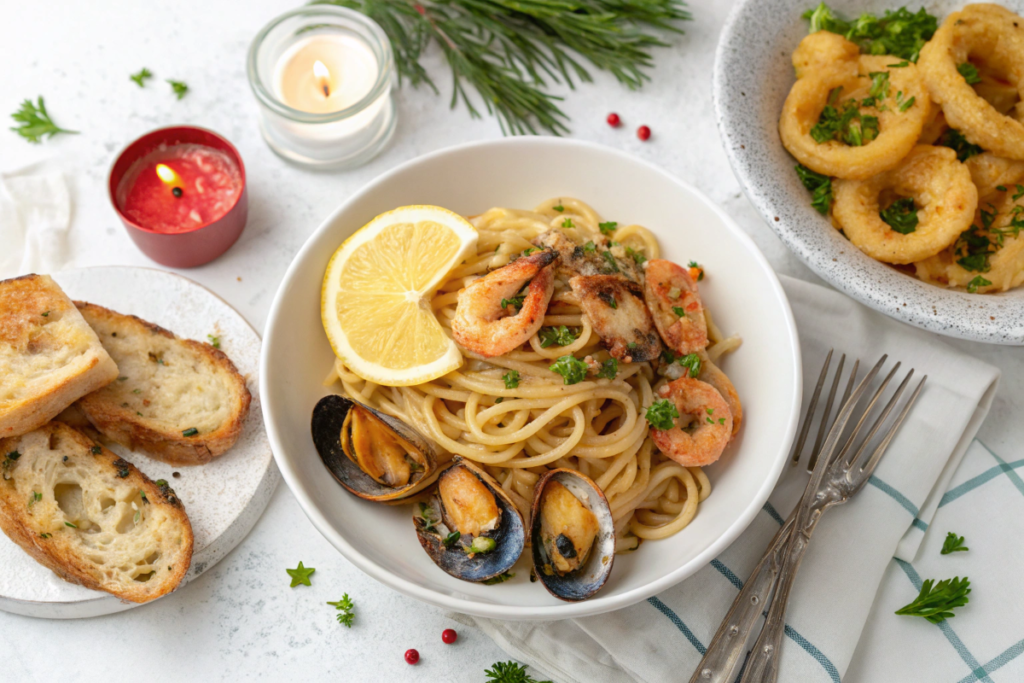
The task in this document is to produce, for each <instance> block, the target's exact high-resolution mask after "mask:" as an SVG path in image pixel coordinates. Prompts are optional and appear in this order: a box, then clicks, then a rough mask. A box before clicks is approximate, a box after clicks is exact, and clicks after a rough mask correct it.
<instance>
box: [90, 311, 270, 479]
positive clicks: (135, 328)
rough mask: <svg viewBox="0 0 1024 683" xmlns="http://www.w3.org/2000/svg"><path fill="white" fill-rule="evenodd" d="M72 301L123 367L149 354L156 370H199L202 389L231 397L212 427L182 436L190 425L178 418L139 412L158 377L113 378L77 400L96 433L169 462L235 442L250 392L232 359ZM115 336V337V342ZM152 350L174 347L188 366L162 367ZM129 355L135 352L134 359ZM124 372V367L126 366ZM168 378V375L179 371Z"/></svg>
mask: <svg viewBox="0 0 1024 683" xmlns="http://www.w3.org/2000/svg"><path fill="white" fill-rule="evenodd" d="M75 305H76V306H78V309H79V310H80V311H81V312H82V314H83V316H84V317H85V319H86V320H87V321H88V322H89V324H90V325H92V326H93V328H94V329H96V330H97V332H98V333H99V336H100V342H101V343H102V344H103V345H104V347H105V348H106V349H107V350H108V351H109V352H110V354H111V355H112V356H113V357H114V358H115V359H116V358H121V359H122V365H123V366H124V367H125V368H128V367H130V366H131V365H132V364H133V363H137V362H138V361H139V358H140V357H141V358H143V360H144V361H147V362H148V359H146V358H145V357H146V355H147V354H148V356H149V359H152V363H156V364H159V365H160V366H161V367H159V368H157V366H156V365H153V367H154V368H157V369H158V370H160V371H161V372H163V373H181V372H191V373H202V380H203V382H205V384H206V386H207V387H211V386H212V387H217V388H220V389H222V390H223V391H224V392H225V394H226V395H228V396H230V398H229V399H228V400H229V402H230V408H229V410H227V411H226V413H227V414H226V415H225V416H224V418H223V419H222V420H221V421H220V422H219V423H218V424H216V425H215V426H214V427H213V428H211V429H204V430H200V433H198V434H196V435H194V436H185V433H186V432H188V431H189V429H190V428H191V427H192V426H193V424H194V423H192V422H180V421H179V422H177V423H176V424H172V422H173V421H171V422H168V420H167V419H166V416H161V415H140V414H139V413H140V412H142V411H143V410H145V409H146V408H147V407H149V406H150V402H149V400H148V399H146V398H145V397H146V396H150V397H153V398H154V400H155V396H154V393H158V392H161V391H163V390H164V389H165V387H164V385H163V384H161V383H160V380H159V376H154V377H153V378H152V379H151V380H139V382H138V383H136V379H137V378H132V377H125V380H124V381H123V382H114V383H113V384H111V385H110V386H108V387H106V388H104V389H102V390H100V391H97V392H95V393H92V394H89V395H88V396H85V397H84V398H82V400H81V401H79V403H78V405H79V406H80V407H81V408H82V410H83V411H84V412H85V414H86V417H88V419H89V421H90V422H91V423H92V424H93V425H94V426H95V427H96V429H97V430H99V432H100V433H102V434H103V435H104V436H105V437H107V438H108V439H111V440H112V441H114V442H116V443H119V444H121V445H123V446H125V447H126V448H129V449H131V450H141V451H144V452H146V453H148V454H150V455H152V456H153V457H155V458H158V459H160V460H162V461H164V462H167V463H170V464H172V465H202V464H204V463H207V462H209V461H210V460H212V459H213V458H215V457H217V456H219V455H221V454H223V453H224V452H226V451H227V450H228V449H229V448H231V446H233V445H234V444H235V442H236V441H237V440H238V437H239V436H240V435H241V432H242V425H243V423H244V421H245V417H246V415H247V414H248V412H249V404H250V403H251V401H252V396H251V395H250V393H249V389H248V388H247V387H246V384H245V378H243V377H242V375H241V374H239V372H238V369H237V368H236V367H235V365H234V363H232V362H231V359H229V358H228V357H227V356H226V355H224V353H222V352H221V351H220V350H218V349H215V348H213V347H212V346H211V345H210V344H205V343H202V342H197V341H193V340H191V339H180V338H178V337H177V336H175V335H174V334H173V333H172V332H170V331H168V330H166V329H164V328H162V327H160V326H159V325H154V324H153V323H150V322H147V321H145V320H142V319H141V318H138V317H136V316H133V315H123V314H121V313H117V312H115V311H111V310H109V309H106V308H103V307H102V306H97V305H95V304H90V303H87V302H82V301H76V302H75ZM114 335H120V341H118V342H117V343H115V339H114ZM129 337H130V338H131V339H133V340H139V341H138V343H137V344H134V343H133V345H132V346H131V347H130V348H126V347H124V345H123V341H124V340H125V339H126V338H129ZM157 348H173V349H174V350H175V351H176V352H177V353H178V354H179V355H180V356H181V357H182V358H188V359H189V362H191V363H192V368H191V369H190V370H182V369H181V367H180V366H181V365H182V364H181V363H178V364H176V365H175V366H174V367H169V366H167V365H164V363H163V360H162V357H161V354H160V353H154V351H152V350H151V349H157ZM129 356H134V359H132V358H130V357H129ZM197 368H198V369H197ZM125 372H129V371H128V370H127V369H126V370H125ZM169 376H170V377H172V378H173V377H175V376H177V377H180V376H181V375H180V374H178V375H169ZM123 377H124V376H123ZM193 393H194V392H193ZM189 396H190V394H188V393H186V394H185V395H184V396H183V397H182V399H181V400H182V401H185V402H187V401H188V400H189Z"/></svg>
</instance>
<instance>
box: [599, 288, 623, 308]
mask: <svg viewBox="0 0 1024 683" xmlns="http://www.w3.org/2000/svg"><path fill="white" fill-rule="evenodd" d="M597 296H598V298H599V299H601V301H603V302H605V303H606V304H608V306H609V307H611V308H618V307H619V302H618V301H616V300H615V297H614V296H612V295H611V294H610V293H609V292H598V294H597Z"/></svg>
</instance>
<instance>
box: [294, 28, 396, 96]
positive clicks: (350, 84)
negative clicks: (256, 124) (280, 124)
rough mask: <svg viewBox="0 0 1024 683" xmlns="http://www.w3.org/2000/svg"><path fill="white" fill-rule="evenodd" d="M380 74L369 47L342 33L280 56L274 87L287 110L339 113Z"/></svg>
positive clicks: (307, 41) (298, 45)
mask: <svg viewBox="0 0 1024 683" xmlns="http://www.w3.org/2000/svg"><path fill="white" fill-rule="evenodd" d="M379 73H380V67H379V66H378V65H377V58H376V57H374V56H373V52H371V51H370V48H369V46H368V45H367V44H366V43H365V42H363V41H362V40H360V39H359V38H356V37H355V36H350V35H346V34H343V33H335V34H320V35H316V36H310V37H308V38H303V39H302V40H300V41H298V42H297V43H295V44H294V45H292V46H291V47H289V48H288V49H287V50H285V52H284V53H283V54H282V55H281V57H280V58H279V59H278V62H277V69H276V74H275V78H274V84H275V87H276V90H277V96H278V97H279V98H280V99H281V101H282V102H284V103H285V104H287V105H288V106H289V107H292V108H294V109H298V110H299V111H306V112H310V113H312V114H326V113H328V112H332V111H341V110H342V109H345V108H347V107H350V106H352V105H353V104H356V103H357V102H359V100H361V99H363V98H364V97H366V95H367V94H368V93H369V92H370V90H371V89H372V88H373V84H374V83H375V82H376V81H377V76H378V74H379Z"/></svg>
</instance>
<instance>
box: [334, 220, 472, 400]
mask: <svg viewBox="0 0 1024 683" xmlns="http://www.w3.org/2000/svg"><path fill="white" fill-rule="evenodd" d="M476 239H477V232H476V228H474V227H473V226H472V225H470V224H469V222H467V221H466V219H464V218H463V217H462V216H460V215H458V214H456V213H453V212H451V211H449V210H448V209H442V208H441V207H438V206H403V207H400V208H397V209H394V210H393V211H388V212H387V213H383V214H381V215H379V216H377V217H376V218H374V219H373V220H372V221H370V222H369V223H367V224H366V225H364V226H363V227H362V228H360V229H359V230H358V231H357V232H356V233H355V234H354V235H352V236H351V237H349V238H348V239H347V240H345V242H344V243H342V245H341V246H340V247H338V250H337V251H336V252H334V256H332V257H331V261H330V263H328V264H327V272H326V273H325V274H324V285H323V290H322V292H321V299H320V315H321V319H322V320H323V323H324V330H326V332H327V338H328V339H329V340H330V342H331V346H332V347H333V348H334V353H335V354H337V356H338V357H339V358H341V359H342V360H343V361H344V362H345V365H347V366H348V368H349V369H350V370H352V372H354V373H356V374H357V375H359V376H360V377H362V378H363V379H365V380H369V381H371V382H376V383H377V384H383V385H386V386H408V385H410V384H420V383H421V382H427V381H430V380H432V379H434V378H436V377H440V376H441V375H443V374H445V373H447V372H451V371H452V370H454V369H456V368H457V367H459V366H460V365H462V354H461V353H460V352H459V349H458V347H457V346H456V345H455V342H454V341H452V339H451V338H450V337H449V336H448V335H447V334H446V333H445V331H444V329H442V327H441V324H440V323H439V322H438V321H437V318H436V317H435V316H434V312H433V311H432V310H431V309H430V301H429V299H428V297H429V296H431V295H432V294H433V292H434V289H435V288H436V287H437V285H438V284H439V283H440V282H441V280H442V279H443V278H444V276H445V275H447V274H448V273H449V271H451V269H452V268H453V267H455V266H456V265H458V264H459V263H460V262H462V261H463V260H464V259H465V258H466V256H467V255H468V254H470V253H471V252H472V251H473V249H474V248H475V247H476Z"/></svg>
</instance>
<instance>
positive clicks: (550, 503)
mask: <svg viewBox="0 0 1024 683" xmlns="http://www.w3.org/2000/svg"><path fill="white" fill-rule="evenodd" d="M534 491H535V492H534V498H533V508H532V514H531V517H532V523H531V526H530V539H531V542H532V548H533V565H534V570H535V572H536V574H537V578H539V579H540V580H541V583H543V584H544V587H545V588H547V589H548V592H550V593H551V594H552V595H554V596H555V597H556V598H561V599H562V600H567V601H571V602H576V601H579V600H586V599H587V598H589V597H591V596H592V595H594V594H595V593H597V591H599V590H601V587H602V586H604V584H605V582H606V581H607V580H608V575H609V574H611V571H612V563H613V561H614V559H615V525H614V524H613V522H612V511H611V508H610V507H608V500H607V499H606V498H605V497H604V494H603V493H602V492H601V489H599V488H598V487H597V484H595V483H594V482H593V481H591V480H590V479H589V478H588V477H586V476H585V475H583V474H580V473H579V472H576V471H574V470H567V469H559V470H551V471H550V472H548V473H547V474H545V475H544V476H543V477H541V479H540V481H538V482H537V486H536V488H535V489H534Z"/></svg>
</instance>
